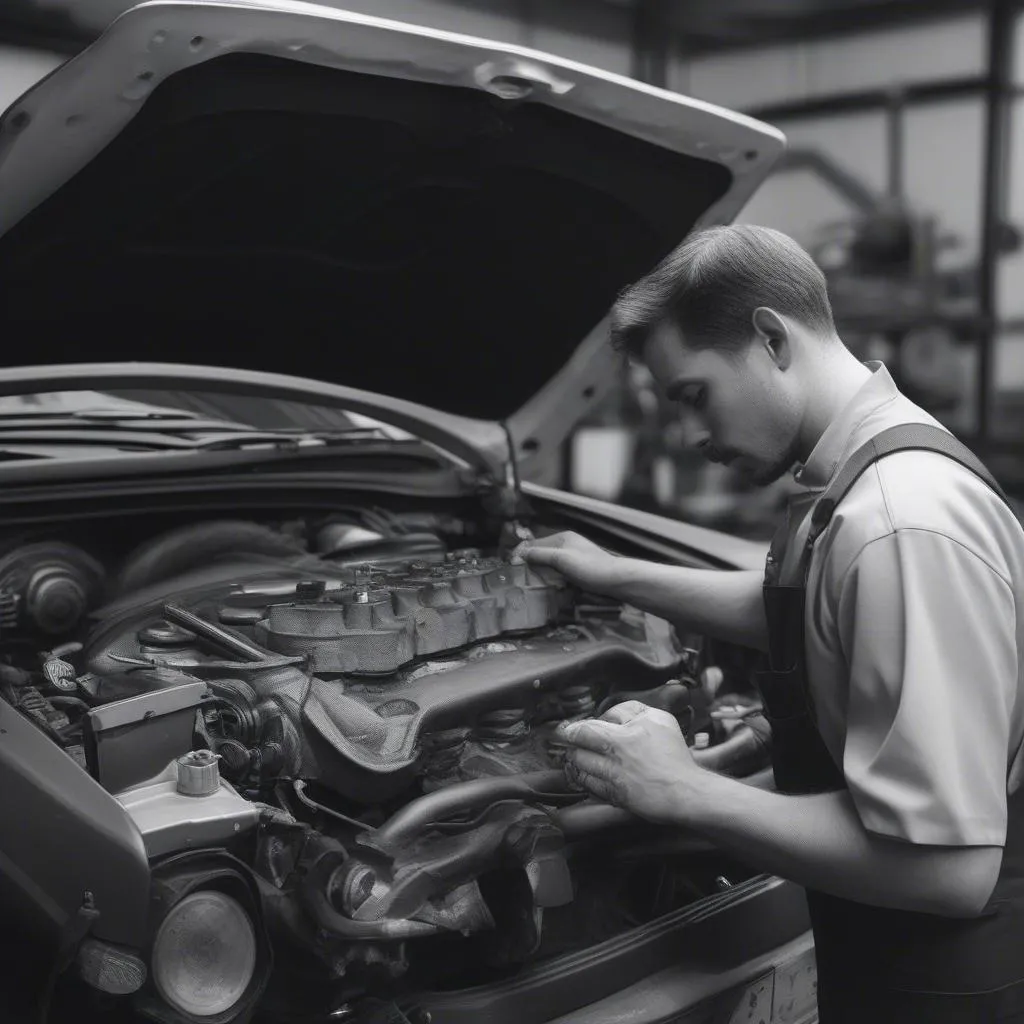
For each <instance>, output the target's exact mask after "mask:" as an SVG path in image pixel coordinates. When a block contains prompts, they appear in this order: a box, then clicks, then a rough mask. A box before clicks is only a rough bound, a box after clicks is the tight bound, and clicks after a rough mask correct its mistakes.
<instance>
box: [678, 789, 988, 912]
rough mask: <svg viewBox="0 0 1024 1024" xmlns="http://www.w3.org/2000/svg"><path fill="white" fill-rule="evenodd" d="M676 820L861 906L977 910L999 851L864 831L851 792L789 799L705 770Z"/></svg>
mask: <svg viewBox="0 0 1024 1024" xmlns="http://www.w3.org/2000/svg"><path fill="white" fill-rule="evenodd" d="M679 820H680V822H681V823H682V824H685V825H686V826H687V827H689V828H693V829H695V830H697V831H699V832H701V833H703V834H704V835H706V836H707V837H708V838H709V839H712V840H713V841H715V842H716V843H717V844H719V845H720V846H721V847H722V848H723V849H724V850H726V851H727V852H730V853H732V854H734V855H735V856H737V857H739V858H740V859H742V860H743V861H744V862H745V863H747V864H750V865H751V866H752V867H755V868H757V869H758V870H760V871H765V872H768V873H770V874H776V875H780V876H782V877H784V878H788V879H790V880H791V881H794V882H797V883H798V884H800V885H803V886H805V887H806V888H810V889H818V890H820V891H822V892H827V893H831V894H832V895H834V896H840V897H843V898H845V899H849V900H854V901H856V902H858V903H868V904H872V905H875V906H882V907H892V908H896V909H901V910H916V911H921V912H925V913H933V914H940V915H943V916H948V917H973V916H975V915H977V914H978V913H979V912H980V911H981V909H982V907H983V906H984V904H985V902H986V901H987V899H988V897H989V895H990V894H991V891H992V888H993V886H994V885H995V880H996V876H997V874H998V871H999V865H1000V863H1001V859H1002V851H1001V849H1000V848H998V847H981V846H979V847H969V846H968V847H945V846H921V845H917V844H912V843H902V842H899V841H897V840H894V839H885V838H883V837H880V836H876V835H873V834H872V833H870V832H868V831H867V830H866V829H865V828H864V827H863V825H862V824H861V822H860V818H859V817H858V815H857V812H856V809H855V807H854V805H853V801H852V798H851V797H850V795H849V793H847V792H845V791H844V792H837V793H821V794H815V795H812V796H785V795H781V794H779V793H773V792H766V791H765V790H763V789H758V788H756V787H755V786H750V785H746V784H744V782H742V781H741V780H737V779H730V778H727V777H725V776H721V775H716V774H714V773H712V772H707V771H701V772H699V773H698V777H697V778H695V779H694V780H693V784H692V785H690V786H684V787H682V789H681V792H680V807H679Z"/></svg>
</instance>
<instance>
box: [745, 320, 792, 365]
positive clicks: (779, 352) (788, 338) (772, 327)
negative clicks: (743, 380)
mask: <svg viewBox="0 0 1024 1024" xmlns="http://www.w3.org/2000/svg"><path fill="white" fill-rule="evenodd" d="M751 322H752V323H753V325H754V331H755V333H756V339H755V340H756V341H757V342H758V343H760V344H761V345H763V346H764V348H765V350H766V351H767V353H768V355H769V357H770V358H771V360H772V362H773V363H775V365H776V366H777V367H778V368H779V369H780V370H787V369H789V364H790V363H791V362H792V361H793V338H792V335H791V333H790V330H789V326H788V324H787V323H786V321H785V320H784V319H783V318H782V317H781V316H779V314H778V313H776V312H775V310H774V309H772V308H771V307H770V306H758V307H757V309H755V310H754V312H753V314H752V315H751Z"/></svg>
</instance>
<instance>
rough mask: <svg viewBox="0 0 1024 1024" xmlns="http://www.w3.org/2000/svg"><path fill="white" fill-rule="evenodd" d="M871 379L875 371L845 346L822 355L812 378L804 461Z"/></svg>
mask: <svg viewBox="0 0 1024 1024" xmlns="http://www.w3.org/2000/svg"><path fill="white" fill-rule="evenodd" d="M870 377H871V371H870V370H869V369H868V368H867V367H866V366H865V365H864V364H863V363H861V362H860V361H859V360H858V359H857V358H856V357H855V356H854V355H853V354H852V353H851V352H850V350H849V349H847V348H846V347H845V346H844V345H842V344H839V345H836V346H834V347H832V346H830V347H829V348H828V349H827V350H825V351H822V352H821V353H820V355H819V356H818V358H817V359H816V360H815V362H814V364H813V365H812V366H811V367H810V373H809V374H808V381H807V394H808V401H807V407H806V409H805V412H804V418H803V422H802V424H801V427H800V441H799V444H800V460H801V461H806V460H807V458H808V456H809V455H810V454H811V452H812V451H814V447H815V445H817V443H818V442H819V441H820V440H821V435H822V434H824V433H825V431H826V430H827V429H828V426H829V424H830V423H831V422H832V421H833V420H834V419H836V417H838V416H839V415H840V413H842V411H843V410H844V409H845V408H846V406H847V405H849V404H850V402H851V401H852V399H853V396H854V395H856V394H857V392H858V391H860V389H861V388H862V387H863V386H864V385H865V384H866V383H867V381H868V380H869V379H870Z"/></svg>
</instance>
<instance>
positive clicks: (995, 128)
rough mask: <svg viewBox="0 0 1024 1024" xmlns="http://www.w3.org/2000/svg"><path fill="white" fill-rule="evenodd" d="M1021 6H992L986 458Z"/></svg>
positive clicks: (982, 279)
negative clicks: (1015, 38)
mask: <svg viewBox="0 0 1024 1024" xmlns="http://www.w3.org/2000/svg"><path fill="white" fill-rule="evenodd" d="M1016 7H1017V5H1016V3H1014V2H1012V0H992V2H991V4H990V5H989V8H988V19H989V20H988V81H987V84H986V87H985V103H986V109H985V165H984V175H985V177H984V191H983V193H982V222H981V254H980V255H981V258H980V262H979V268H978V277H979V280H978V307H979V308H978V312H979V313H980V319H981V331H980V336H979V338H978V345H979V352H978V357H979V358H978V392H977V394H978V440H977V447H978V448H979V449H980V452H979V454H982V457H984V454H983V453H984V452H985V451H986V449H987V447H988V445H989V443H990V441H991V411H992V410H991V403H992V391H993V388H992V385H993V380H992V371H993V366H994V358H993V356H994V351H995V340H996V322H997V319H998V310H997V309H996V301H997V296H996V272H997V270H998V260H999V238H1000V234H1001V230H1000V226H1001V224H1002V222H1003V220H1004V216H1005V211H1006V191H1007V181H1008V173H1007V172H1008V158H1009V140H1010V131H1009V128H1010V125H1009V97H1010V96H1011V95H1012V76H1013V27H1014V20H1015V16H1016Z"/></svg>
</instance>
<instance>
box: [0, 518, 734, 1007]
mask: <svg viewBox="0 0 1024 1024" xmlns="http://www.w3.org/2000/svg"><path fill="white" fill-rule="evenodd" d="M183 518H184V517H182V516H178V517H177V519H176V520H175V521H174V525H169V523H168V522H163V521H161V522H159V523H157V522H154V523H153V524H152V525H151V526H150V527H149V529H151V530H152V532H151V533H147V531H146V528H145V526H144V525H143V526H140V525H138V524H132V525H129V524H126V523H119V522H118V521H117V519H116V517H111V518H110V520H109V521H108V522H107V523H105V524H101V525H98V526H97V525H95V524H94V525H91V526H90V528H89V531H88V535H87V534H86V533H84V532H83V531H82V529H77V530H76V529H74V528H72V527H68V528H58V529H53V530H50V531H48V532H47V533H45V534H35V535H27V536H26V535H19V536H18V537H17V538H10V539H9V540H8V541H7V542H6V544H5V545H4V546H3V547H2V548H0V649H2V651H3V661H2V664H0V694H2V696H3V697H4V698H5V699H6V700H7V701H8V702H9V703H10V704H12V705H13V706H14V707H16V708H18V709H19V710H20V711H21V712H22V713H23V714H25V715H26V717H29V718H30V719H31V720H32V721H33V722H34V724H36V725H37V726H38V728H40V729H41V730H42V731H44V732H45V733H46V734H47V736H48V737H49V738H50V739H51V740H52V741H53V742H55V743H58V744H60V746H61V747H63V748H64V750H65V751H66V752H67V754H68V756H70V757H72V758H74V759H75V760H76V761H77V762H78V763H79V765H80V766H81V768H82V769H83V770H84V771H87V772H88V773H89V774H90V775H92V776H93V777H94V778H95V779H96V780H97V781H98V782H99V784H100V785H101V786H102V787H103V788H104V789H106V790H107V791H108V792H109V793H111V794H112V795H113V796H114V797H115V798H116V799H117V800H118V801H119V802H120V803H121V805H122V806H123V807H124V808H125V810H126V811H127V813H128V814H129V815H131V816H132V818H133V820H134V821H135V823H136V825H137V826H138V827H139V830H140V832H141V833H142V835H143V839H144V841H145V843H146V849H147V853H148V855H149V857H150V860H151V862H152V863H154V864H159V863H160V861H161V858H167V857H173V856H175V855H177V854H180V853H181V852H182V851H184V850H189V849H196V848H198V847H205V846H213V847H219V848H224V849H227V850H230V851H231V852H232V853H233V854H234V855H235V856H237V857H238V858H239V859H240V860H242V861H244V862H245V863H246V864H248V865H249V866H250V868H251V870H252V871H253V874H254V876H255V878H256V881H257V883H258V885H259V888H260V892H261V896H262V900H263V905H264V910H265V913H266V917H267V927H268V928H269V930H270V931H271V933H272V934H273V935H274V937H275V949H277V950H278V957H277V959H278V962H279V963H282V962H283V963H287V964H288V965H289V966H288V970H287V971H282V970H277V971H275V978H276V979H277V982H276V984H277V985H278V994H277V998H278V999H279V1000H281V1001H282V1003H287V1004H288V1005H290V1006H291V1005H295V1003H296V1000H298V1001H299V1002H300V1003H302V1002H308V1003H309V1005H310V1006H319V1007H320V1008H322V1006H323V1005H325V1002H324V1001H325V1000H326V1001H327V1002H330V1004H331V1005H335V1004H337V1001H338V999H340V998H343V997H347V996H348V995H356V994H360V993H366V992H371V993H373V992H376V993H385V994H390V993H393V992H396V991H400V990H401V989H402V988H403V987H406V988H415V987H416V986H423V985H428V986H432V987H437V986H442V987H444V986H446V985H449V986H458V985H466V984H475V983H480V982H481V981H484V980H487V979H492V978H495V977H503V976H505V974H507V972H508V971H510V970H515V969H518V968H519V967H521V966H522V965H523V964H527V963H533V962H537V961H538V960H543V959H544V958H545V957H550V956H553V955H559V954H563V953H565V952H567V951H576V950H581V949H585V948H587V946H589V945H591V944H593V943H594V942H595V941H600V940H601V939H602V938H607V937H610V936H613V935H617V934H620V933H622V932H624V931H627V930H629V929H630V928H635V927H638V926H641V925H644V924H647V923H649V922H652V921H656V920H658V919H659V918H660V917H662V916H663V915H665V914H667V913H670V912H672V911H674V910H677V909H678V908H679V907H681V906H686V905H688V904H690V903H693V902H695V901H698V900H700V899H702V898H705V897H707V896H709V895H712V894H714V893H715V892H717V891H720V890H721V888H722V886H723V885H729V884H733V883H734V882H735V881H737V880H740V879H742V878H744V877H749V874H750V872H748V871H747V870H746V869H745V868H744V867H743V866H742V865H739V864H736V863H733V862H731V861H729V860H727V859H726V858H724V857H723V856H722V855H721V854H719V853H717V852H716V851H714V850H713V849H712V848H711V847H709V846H708V845H707V844H706V843H703V842H701V841H699V840H696V839H695V838H694V837H687V836H677V837H675V838H674V839H672V840H667V839H666V838H665V837H664V835H661V834H660V833H658V831H657V829H656V828H654V827H653V826H649V825H648V824H647V823H644V822H642V821H640V820H639V819H635V818H632V817H631V816H629V815H627V814H626V813H625V812H622V811H620V810H618V809H616V808H612V807H610V806H608V805H602V804H598V803H596V802H594V801H592V800H589V799H586V798H585V797H586V794H584V793H581V792H579V791H577V790H575V789H573V787H572V786H570V784H569V783H568V781H567V780H566V777H565V774H564V772H563V771H562V767H561V765H562V759H563V757H564V748H563V747H562V745H561V744H560V743H559V740H558V736H557V732H556V727H557V725H558V724H559V723H560V722H564V721H567V720H578V719H582V718H587V717H591V716H598V715H600V714H602V713H603V712H604V711H605V710H606V709H607V708H608V707H611V706H612V705H614V704H615V703H618V702H620V701H623V700H627V699H639V700H643V701H645V702H646V703H650V704H653V705H655V706H658V707H662V708H664V709H666V710H668V711H670V712H672V713H673V714H674V715H675V716H676V718H677V720H678V721H679V723H680V727H681V728H682V730H683V732H684V734H685V735H686V737H687V739H688V742H690V743H697V744H698V745H701V746H703V745H707V744H709V743H710V744H712V745H713V744H715V743H720V742H722V741H724V740H726V739H727V734H726V733H724V732H723V731H722V728H721V726H720V725H719V724H718V723H717V722H715V721H713V720H712V718H711V717H710V714H709V712H710V710H711V708H712V707H713V705H714V701H715V700H716V699H721V695H722V694H730V693H733V694H737V693H739V694H742V693H744V692H747V691H748V688H749V665H748V663H747V661H746V660H745V656H744V655H743V654H742V653H741V652H738V651H736V650H734V649H731V648H729V647H727V646H722V645H718V646H716V645H713V644H711V643H709V642H707V641H705V640H704V639H703V638H701V637H697V636H685V635H683V636H681V635H679V633H678V632H677V630H676V629H675V628H674V627H673V626H672V625H670V624H669V623H668V622H666V621H664V620H662V619H658V618H655V617H653V616H650V615H648V614H645V613H643V612H641V611H639V610H638V609H635V608H632V607H630V606H628V605H623V604H620V603H618V602H615V601H611V600H609V599H607V598H604V597H600V596H598V595H591V594H584V593H581V592H579V591H576V590H574V589H573V588H571V587H569V586H568V585H567V584H566V582H565V581H564V579H562V578H561V577H560V576H559V575H558V574H557V573H555V572H553V571H552V570H546V569H544V570H541V569H537V568H534V567H531V566H529V565H526V564H522V563H518V564H514V563H513V561H511V560H510V557H509V550H508V547H507V546H506V545H504V544H502V542H501V539H500V537H499V536H497V535H492V534H488V532H487V530H486V529H485V528H483V527H481V526H480V525H479V524H477V523H475V522H472V521H463V520H460V519H458V518H456V517H452V516H445V515H437V514H433V513H427V512H422V511H413V512H410V511H408V510H406V511H395V510H385V509H382V508H378V507H369V506H367V507H364V508H352V509H347V510H345V511H343V512H335V513H330V514H320V513H316V514H311V515H310V516H308V517H294V518H289V519H270V518H259V519H257V518H256V517H253V518H245V519H241V518H236V517H225V516H222V517H207V518H194V520H193V521H191V522H185V523H184V525H182V523H183ZM716 694H717V695H718V696H717V697H716ZM702 734H703V735H702ZM183 758H193V759H194V761H193V762H189V763H188V764H186V765H185V767H184V768H183V767H182V759H183ZM197 758H200V759H201V758H206V759H207V760H205V761H203V762H202V763H201V764H200V762H199V761H198V760H195V759H197ZM176 764H177V765H178V767H177V768H176V767H175V765H176ZM200 768H202V769H203V771H205V772H207V773H209V772H213V773H214V775H215V779H214V781H213V782H212V783H210V781H209V778H208V777H207V778H206V782H205V783H204V785H207V787H208V788H207V789H204V790H203V791H202V792H201V793H200V792H199V791H198V790H197V791H196V792H193V793H186V791H185V790H183V789H182V783H181V778H182V772H183V771H184V770H186V769H187V770H188V771H192V770H193V769H195V770H196V771H198V770H199V769H200ZM197 777H198V776H197ZM183 793H184V794H185V796H184V797H183V795H182V794H183ZM453 943H454V944H455V945H453ZM289 951H290V952H289ZM310 954H313V955H312V956H311V955H310ZM318 1000H319V1002H318Z"/></svg>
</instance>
